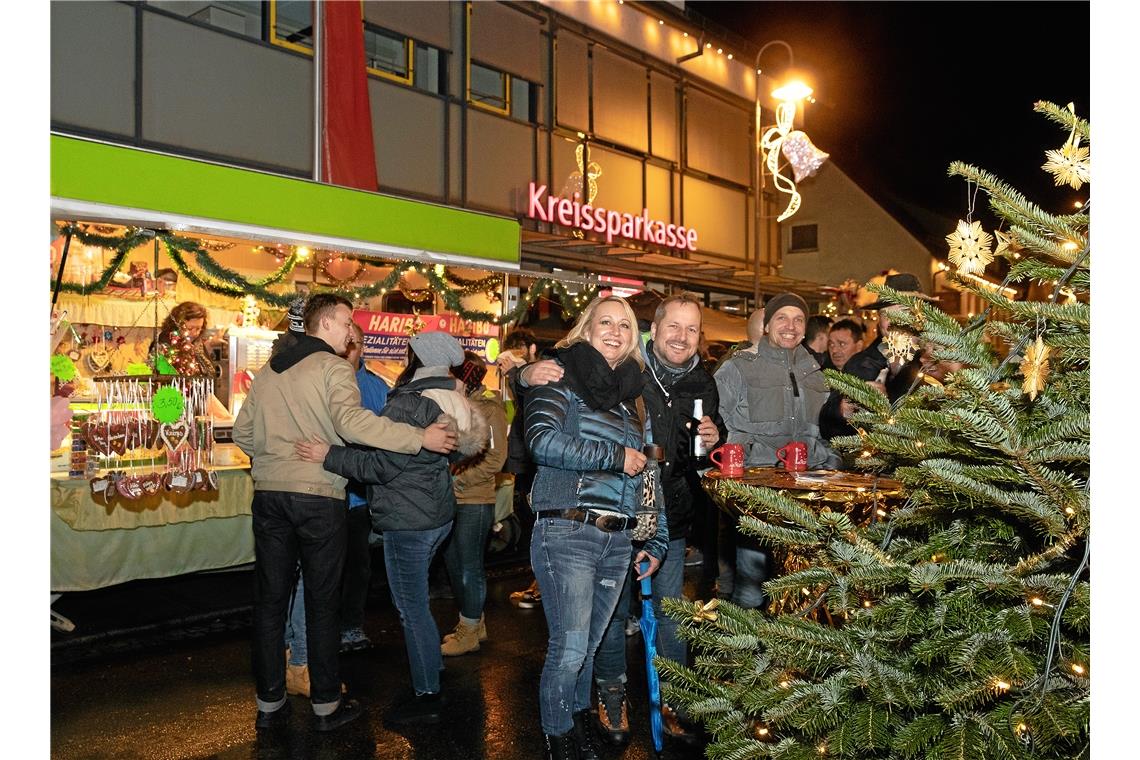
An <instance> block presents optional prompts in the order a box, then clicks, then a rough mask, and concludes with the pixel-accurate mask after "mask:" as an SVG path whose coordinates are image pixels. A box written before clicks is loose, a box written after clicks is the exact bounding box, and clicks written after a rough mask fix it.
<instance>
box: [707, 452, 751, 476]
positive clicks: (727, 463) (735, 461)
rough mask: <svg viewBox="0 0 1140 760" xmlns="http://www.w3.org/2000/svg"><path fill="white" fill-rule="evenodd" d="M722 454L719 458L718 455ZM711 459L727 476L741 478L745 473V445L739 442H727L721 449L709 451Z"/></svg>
mask: <svg viewBox="0 0 1140 760" xmlns="http://www.w3.org/2000/svg"><path fill="white" fill-rule="evenodd" d="M721 452H724V453H723V454H722V453H721ZM718 454H719V455H720V457H719V458H718V456H717V455H718ZM709 459H710V460H712V463H713V464H715V465H716V466H717V467H718V468H719V469H720V471H721V474H723V475H724V476H726V477H729V478H739V477H740V476H742V475H743V474H744V446H743V444H739V443H726V444H724V445H723V446H721V447H720V448H719V449H713V450H712V451H710V452H709Z"/></svg>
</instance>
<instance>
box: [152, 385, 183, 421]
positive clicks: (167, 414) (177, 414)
mask: <svg viewBox="0 0 1140 760" xmlns="http://www.w3.org/2000/svg"><path fill="white" fill-rule="evenodd" d="M185 407H186V400H185V399H183V398H182V392H181V391H179V390H178V389H177V388H172V387H170V386H169V385H168V386H166V387H164V388H159V389H158V392H157V393H155V394H154V398H153V399H151V402H150V408H151V411H153V412H154V418H155V419H156V420H158V421H159V422H177V421H178V420H180V419H181V418H182V410H183V409H185Z"/></svg>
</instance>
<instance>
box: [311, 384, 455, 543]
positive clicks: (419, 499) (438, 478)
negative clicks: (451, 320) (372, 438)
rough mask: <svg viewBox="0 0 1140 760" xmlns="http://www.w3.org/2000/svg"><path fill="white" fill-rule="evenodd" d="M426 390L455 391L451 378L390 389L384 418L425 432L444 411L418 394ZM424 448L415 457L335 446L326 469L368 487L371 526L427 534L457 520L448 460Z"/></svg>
mask: <svg viewBox="0 0 1140 760" xmlns="http://www.w3.org/2000/svg"><path fill="white" fill-rule="evenodd" d="M429 388H444V389H450V390H452V391H454V390H455V380H454V378H451V377H426V378H422V379H420V380H413V381H411V382H409V383H405V384H404V385H401V386H397V387H396V388H393V389H392V390H391V391H390V392H389V394H388V403H387V404H385V405H384V410H383V412H382V413H381V416H382V417H389V418H391V419H392V420H393V421H395V422H406V423H407V424H409V425H415V426H416V427H427V426H428V425H431V424H432V423H433V422H435V421H436V420H437V419H438V418H439V416H440V414H442V413H443V412H442V410H441V409H440V407H439V404H437V403H436V402H434V401H432V400H431V399H430V398H426V397H424V396H422V395H420V394H421V392H422V391H425V390H427V389H429ZM460 458H461V455H459V454H458V453H455V454H452V456H451V457H448V456H447V455H444V454H439V453H436V452H434V451H429V450H428V449H420V450H419V452H417V453H415V454H397V453H395V452H392V451H387V450H384V449H369V450H367V451H361V450H357V449H352V448H348V447H346V446H333V447H332V448H330V449H329V453H328V455H327V456H325V469H326V470H328V471H329V472H335V473H337V474H338V475H343V476H344V477H346V478H348V479H349V480H355V481H358V482H361V483H365V484H367V485H368V506H369V509H370V510H371V512H372V526H373V528H375V529H376V531H377V532H380V531H385V530H429V529H431V528H438V527H440V526H442V525H446V524H447V523H449V522H451V521H452V520H453V519H455V490H454V489H453V488H452V485H451V470H450V464H451V461H452V460H453V459H454V460H458V459H460Z"/></svg>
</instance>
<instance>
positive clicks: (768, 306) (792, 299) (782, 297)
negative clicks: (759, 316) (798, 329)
mask: <svg viewBox="0 0 1140 760" xmlns="http://www.w3.org/2000/svg"><path fill="white" fill-rule="evenodd" d="M785 306H795V307H796V308H797V309H799V310H800V311H802V312H803V313H804V319H807V315H808V305H807V301H805V300H804V299H802V298H800V297H799V296H797V295H796V294H795V293H777V294H776V295H774V296H772V297H771V298H769V299H768V302H767V303H765V304H764V326H765V327H767V325H768V322H769V321H770V320H771V319H772V315H773V314H775V313H776V312H777V311H779V310H780V309H782V308H784V307H785Z"/></svg>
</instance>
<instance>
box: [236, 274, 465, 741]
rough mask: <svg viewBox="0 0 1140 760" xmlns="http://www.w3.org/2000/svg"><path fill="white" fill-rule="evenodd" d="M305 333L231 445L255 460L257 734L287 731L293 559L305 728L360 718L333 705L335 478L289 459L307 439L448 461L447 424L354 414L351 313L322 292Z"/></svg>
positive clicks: (341, 519) (344, 704)
mask: <svg viewBox="0 0 1140 760" xmlns="http://www.w3.org/2000/svg"><path fill="white" fill-rule="evenodd" d="M304 324H305V334H304V335H300V336H297V338H296V339H295V340H294V341H293V343H292V345H290V346H288V347H286V348H284V349H283V350H281V351H280V352H279V353H278V354H277V355H276V356H274V357H273V358H272V359H270V360H269V363H268V365H267V366H265V367H263V368H262V369H261V370H260V371H259V372H258V373H257V377H256V378H254V381H253V385H252V386H251V387H250V390H249V394H248V396H247V397H246V400H245V403H244V404H242V407H241V411H240V412H239V413H238V416H237V419H236V420H235V421H234V427H233V438H234V442H235V443H236V444H237V445H238V447H239V448H241V450H242V451H244V452H245V453H246V454H247V455H249V456H250V457H251V458H252V460H253V466H252V471H251V474H252V476H253V486H254V494H253V505H252V512H253V541H254V556H255V562H254V607H253V671H254V677H255V680H256V682H257V718H256V720H255V723H254V725H255V726H256V727H257V728H259V729H266V730H272V729H280V728H283V727H284V726H285V725H286V724H287V723H288V715H289V702H288V699H287V697H286V692H285V641H284V633H285V615H286V611H287V609H288V606H289V599H290V595H291V592H292V586H293V579H294V578H295V577H296V568H297V560H298V557H299V558H300V561H301V567H302V570H303V572H304V576H305V608H306V622H307V629H308V631H307V634H308V635H307V639H308V650H309V651H308V656H309V671H310V680H311V696H310V698H311V700H312V709H313V714H314V718H313V723H314V727H315V728H316V730H318V731H331V730H333V729H336V728H338V727H340V726H342V725H344V724H345V723H348V722H349V721H352V720H355V719H356V718H358V717H360V715H361V707H360V705H359V703H358V702H357V701H356V700H355V699H347V698H343V699H342V697H341V690H340V673H339V663H338V659H339V651H340V626H339V625H338V622H337V607H338V605H339V602H340V593H339V592H340V581H341V573H342V570H343V567H344V554H345V521H346V517H347V515H346V511H347V510H346V509H345V501H344V499H345V496H344V486H345V483H346V482H347V481H346V480H345V479H344V478H343V477H340V476H337V475H333V474H332V473H330V472H327V471H326V470H325V469H324V468H322V467H321V466H320V465H315V464H307V463H304V462H299V461H297V456H296V453H295V451H294V442H295V441H297V440H302V439H309V438H312V437H314V436H316V437H319V438H321V439H323V440H327V441H332V442H334V443H337V444H340V443H342V442H344V441H350V442H354V443H362V444H366V445H369V446H374V447H378V448H384V449H388V450H390V451H393V452H401V453H403V454H404V455H406V456H413V455H415V454H417V453H419V452H420V451H421V450H427V451H432V452H438V453H440V454H446V453H449V452H451V451H452V450H453V449H454V448H455V446H456V442H457V440H456V435H455V433H454V432H453V431H450V430H448V428H447V426H446V425H441V424H434V425H419V426H412V425H406V424H402V423H399V422H396V421H393V420H392V419H389V418H385V417H378V416H376V415H375V414H373V413H372V412H370V411H368V410H367V409H365V408H364V407H362V406H361V405H360V390H359V388H358V387H357V385H356V380H355V378H354V377H353V374H352V367H350V366H349V364H348V362H346V361H345V360H344V359H342V358H341V357H340V356H338V355H337V353H338V352H343V351H344V350H345V348H346V344H347V342H348V339H349V336H351V335H352V325H353V321H352V304H351V303H350V302H349V301H348V300H347V299H345V298H344V297H343V296H338V295H334V294H331V293H318V294H316V295H314V296H312V297H311V298H310V299H309V301H308V303H307V304H306V305H305V310H304Z"/></svg>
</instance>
